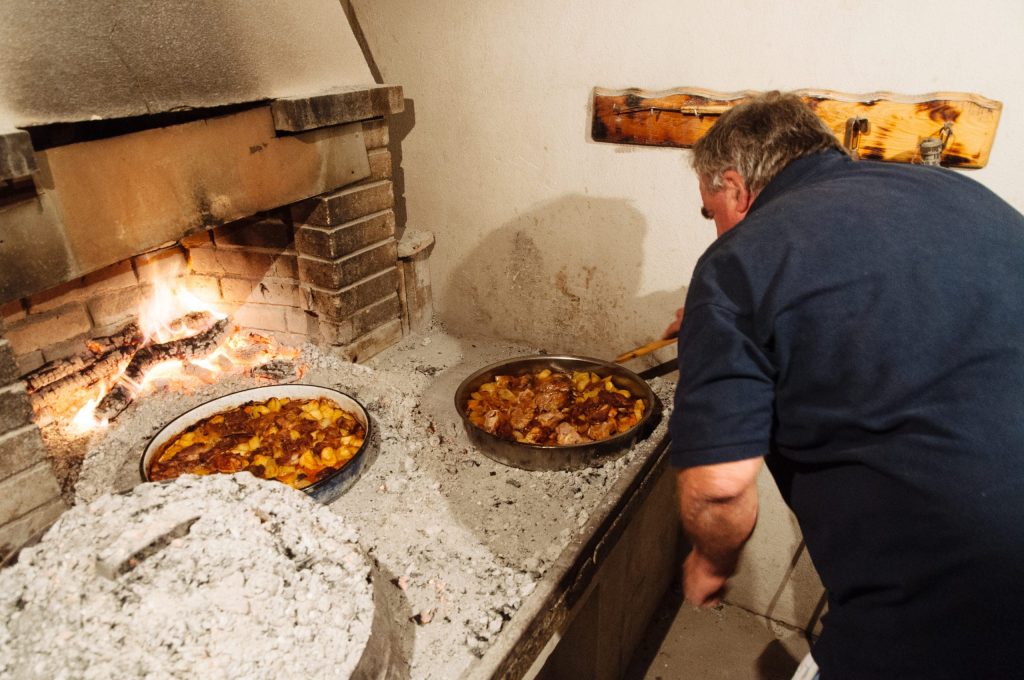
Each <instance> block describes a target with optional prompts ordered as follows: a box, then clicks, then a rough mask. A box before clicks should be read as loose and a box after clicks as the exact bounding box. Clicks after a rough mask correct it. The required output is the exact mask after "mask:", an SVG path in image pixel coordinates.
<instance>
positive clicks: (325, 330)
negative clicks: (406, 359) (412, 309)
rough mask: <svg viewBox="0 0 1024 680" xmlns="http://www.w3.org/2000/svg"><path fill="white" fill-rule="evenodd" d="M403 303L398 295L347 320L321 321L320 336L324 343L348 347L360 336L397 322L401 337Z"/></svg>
mask: <svg viewBox="0 0 1024 680" xmlns="http://www.w3.org/2000/svg"><path fill="white" fill-rule="evenodd" d="M401 314H402V303H401V301H400V300H399V299H398V293H394V294H392V295H391V296H390V297H387V298H384V299H383V300H379V301H377V302H375V303H373V304H371V305H369V306H367V307H363V308H362V309H360V310H357V311H356V312H355V313H354V314H352V315H351V316H350V317H348V318H347V319H341V320H339V321H331V320H328V319H320V322H319V324H318V325H319V336H320V340H321V341H322V342H325V343H327V344H330V345H347V344H349V343H351V342H353V341H355V340H356V339H358V338H359V337H360V336H363V335H366V334H367V333H370V332H372V331H375V330H376V329H377V328H379V327H381V326H383V325H384V324H388V323H390V322H392V321H397V322H398V326H399V337H401V325H402V324H401V318H400V317H401Z"/></svg>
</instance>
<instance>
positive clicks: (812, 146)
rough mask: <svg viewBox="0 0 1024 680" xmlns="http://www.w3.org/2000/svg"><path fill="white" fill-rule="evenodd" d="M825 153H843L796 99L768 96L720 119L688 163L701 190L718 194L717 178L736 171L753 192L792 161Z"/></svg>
mask: <svg viewBox="0 0 1024 680" xmlns="http://www.w3.org/2000/svg"><path fill="white" fill-rule="evenodd" d="M825 149H836V150H837V151H841V152H842V153H847V151H846V149H845V148H843V146H842V144H840V143H839V140H838V139H836V137H835V135H833V134H832V131H831V130H830V129H829V128H828V126H826V125H825V123H824V122H822V120H821V119H820V118H818V116H817V115H815V113H814V112H813V111H812V110H811V109H810V107H808V106H807V104H805V103H804V101H803V100H802V99H800V97H798V96H796V95H794V94H783V93H780V92H777V91H772V92H766V93H764V94H761V95H758V96H756V97H754V98H752V99H749V100H747V101H745V102H743V103H742V104H738V105H736V106H735V107H733V108H732V109H730V110H728V111H726V112H725V113H724V114H722V117H721V118H719V119H718V122H716V123H715V124H714V125H713V126H712V127H711V129H710V130H708V132H707V134H705V135H704V136H703V137H701V138H700V139H698V140H697V143H696V144H694V145H693V160H692V164H693V169H694V170H695V171H696V173H697V177H698V179H699V180H700V183H701V186H703V187H704V188H705V189H706V190H709V191H712V192H714V191H718V190H720V189H721V188H722V173H724V172H725V171H726V170H735V171H736V172H738V173H739V174H740V175H741V176H742V177H743V179H744V181H745V182H746V184H747V189H748V190H750V191H752V192H755V193H756V192H758V191H760V190H761V189H763V188H764V187H765V186H767V185H768V183H769V182H770V181H772V179H774V178H775V176H776V175H777V174H779V172H781V171H782V169H783V168H784V167H786V166H787V165H788V164H789V163H790V162H791V161H795V160H796V159H798V158H803V157H804V156H810V155H811V154H814V153H818V152H819V151H824V150H825Z"/></svg>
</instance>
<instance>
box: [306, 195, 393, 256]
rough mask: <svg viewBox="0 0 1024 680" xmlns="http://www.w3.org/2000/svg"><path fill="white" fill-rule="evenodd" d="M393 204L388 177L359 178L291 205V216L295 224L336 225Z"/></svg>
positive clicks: (384, 208) (387, 207)
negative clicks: (375, 180)
mask: <svg viewBox="0 0 1024 680" xmlns="http://www.w3.org/2000/svg"><path fill="white" fill-rule="evenodd" d="M394 204H395V195H394V190H393V189H392V186H391V181H390V180H380V181H377V182H362V183H359V184H352V185H349V186H347V187H345V188H343V189H339V190H338V191H335V192H333V193H329V194H322V195H320V196H315V197H314V198H310V199H308V200H305V201H301V202H299V203H296V204H295V205H293V206H292V220H293V221H294V222H295V223H296V224H312V225H315V226H318V227H336V226H338V225H341V224H344V223H346V222H351V221H352V220H354V219H358V218H360V217H363V216H365V215H370V214H372V213H376V212H380V211H382V210H387V209H389V208H391V207H392V206H394ZM300 253H301V250H300Z"/></svg>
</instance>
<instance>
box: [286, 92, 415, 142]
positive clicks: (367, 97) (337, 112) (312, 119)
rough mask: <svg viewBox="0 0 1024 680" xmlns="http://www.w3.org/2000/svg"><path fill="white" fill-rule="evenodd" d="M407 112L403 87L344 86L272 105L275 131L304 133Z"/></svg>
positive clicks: (288, 98) (290, 98) (291, 98)
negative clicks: (405, 110) (403, 97)
mask: <svg viewBox="0 0 1024 680" xmlns="http://www.w3.org/2000/svg"><path fill="white" fill-rule="evenodd" d="M404 109H405V101H404V100H403V99H402V87H401V86H400V85H370V86H355V87H342V88H338V89H337V90H334V91H333V92H324V93H321V94H316V95H311V96H308V97H287V98H284V99H275V100H274V101H273V102H271V104H270V110H271V112H272V113H273V115H274V128H275V129H276V130H278V131H279V132H302V131H305V130H313V129H316V128H322V127H327V126H329V125H343V124H345V123H354V122H357V121H362V120H368V119H370V118H377V117H379V116H385V115H388V114H391V113H401V112H402V111H403V110H404Z"/></svg>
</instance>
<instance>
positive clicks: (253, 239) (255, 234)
mask: <svg viewBox="0 0 1024 680" xmlns="http://www.w3.org/2000/svg"><path fill="white" fill-rule="evenodd" d="M213 241H214V243H216V244H217V245H218V246H243V247H255V248H273V249H276V250H284V249H285V248H287V247H288V246H290V245H291V243H292V228H291V225H288V224H285V223H284V222H283V221H281V220H280V219H278V218H273V217H263V218H259V219H250V220H241V221H239V222H232V223H231V224H227V225H224V226H223V227H218V228H216V229H214V230H213Z"/></svg>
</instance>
